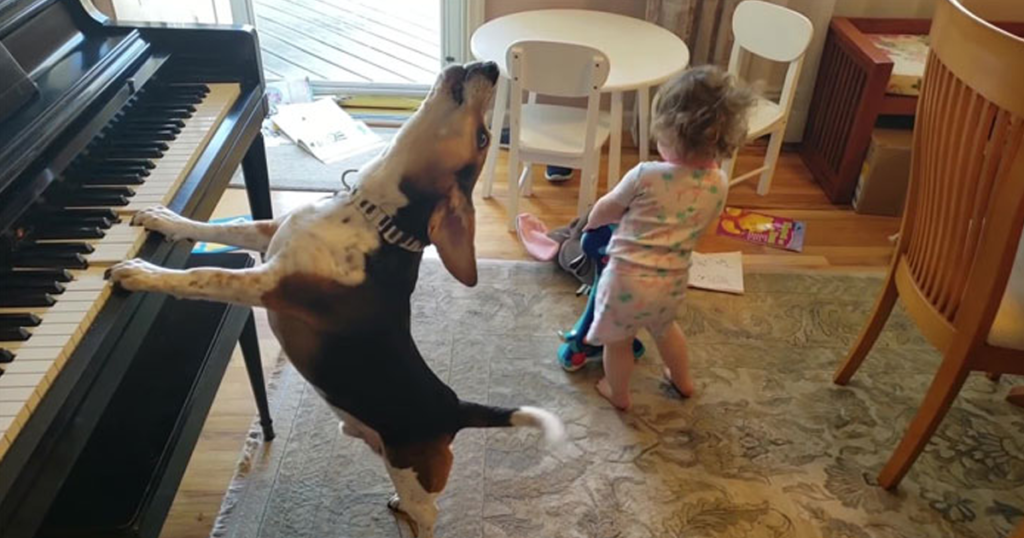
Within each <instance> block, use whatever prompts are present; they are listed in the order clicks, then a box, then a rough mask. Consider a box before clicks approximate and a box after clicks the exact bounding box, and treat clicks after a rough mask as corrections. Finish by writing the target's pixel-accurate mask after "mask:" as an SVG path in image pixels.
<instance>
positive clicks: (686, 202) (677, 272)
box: [586, 162, 729, 345]
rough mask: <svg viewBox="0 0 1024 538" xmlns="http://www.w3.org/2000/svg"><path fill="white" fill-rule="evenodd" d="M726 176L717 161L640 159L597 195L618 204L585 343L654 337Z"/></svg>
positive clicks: (679, 292)
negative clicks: (689, 163)
mask: <svg viewBox="0 0 1024 538" xmlns="http://www.w3.org/2000/svg"><path fill="white" fill-rule="evenodd" d="M728 187H729V183H728V181H727V180H726V178H725V175H724V174H723V173H722V172H721V171H719V170H718V168H710V169H706V168H690V167H686V166H681V165H678V164H675V163H667V162H645V163H640V164H638V165H637V166H636V167H635V168H633V169H632V170H630V171H629V172H628V173H627V174H626V175H625V177H623V179H622V181H621V182H619V184H618V185H617V186H616V187H615V189H614V190H612V191H611V192H609V193H608V194H607V195H605V197H611V199H612V200H613V201H614V202H615V203H617V204H619V205H620V206H622V207H626V208H627V209H626V212H625V213H624V214H623V216H622V219H621V221H620V222H619V226H618V228H616V230H615V233H614V234H612V239H611V242H610V243H609V246H608V255H609V257H610V261H609V263H608V266H607V267H605V269H604V272H603V273H602V274H601V281H600V283H599V284H598V287H597V298H596V313H595V319H594V323H593V325H591V327H590V331H589V332H588V333H587V338H586V340H587V342H588V343H590V344H593V345H603V344H607V343H609V342H618V341H622V340H625V339H628V338H632V337H633V336H634V335H635V334H636V333H637V331H638V330H639V329H641V328H644V329H647V330H648V331H649V332H650V333H651V334H652V335H653V336H654V337H656V338H657V337H658V336H660V335H661V333H662V332H663V331H664V330H665V329H666V328H668V327H669V326H670V325H671V323H672V322H673V321H674V320H675V316H676V311H677V309H678V308H679V305H680V303H682V300H683V297H684V295H685V293H686V286H687V283H688V280H689V268H690V255H691V252H692V251H693V248H694V247H695V246H696V244H697V241H698V239H699V238H700V236H701V235H702V234H703V233H704V230H705V229H706V228H707V227H708V226H709V225H710V224H711V223H712V222H713V221H714V219H715V217H717V216H718V215H719V214H720V213H721V212H722V208H723V207H724V206H725V198H726V194H727V191H728Z"/></svg>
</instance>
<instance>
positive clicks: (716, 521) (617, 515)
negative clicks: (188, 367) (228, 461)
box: [214, 261, 1024, 538]
mask: <svg viewBox="0 0 1024 538" xmlns="http://www.w3.org/2000/svg"><path fill="white" fill-rule="evenodd" d="M480 269H481V274H480V285H478V286H477V287H476V288H472V289H468V288H464V287H462V286H461V285H459V284H458V283H457V282H455V281H454V280H453V279H451V278H450V277H448V276H447V274H445V273H444V271H443V269H442V268H441V267H440V265H439V264H437V263H434V262H431V261H427V262H425V263H424V267H423V270H422V273H421V279H420V284H419V287H418V289H417V293H416V295H415V297H414V302H413V325H414V333H415V335H416V337H417V342H418V344H419V346H420V348H421V351H422V352H423V354H424V356H425V357H428V360H429V362H430V363H431V366H432V367H433V368H434V370H435V371H436V372H437V373H438V375H439V376H441V377H442V379H445V380H446V381H447V382H448V383H449V384H450V385H451V386H452V387H453V388H454V389H455V390H456V391H457V392H458V393H459V395H460V396H461V397H462V398H463V399H469V400H475V401H480V402H488V403H491V404H498V405H509V406H514V405H526V404H529V405H537V406H542V407H545V408H547V409H550V410H552V411H554V412H556V413H558V414H559V415H560V416H561V417H562V419H563V420H564V421H565V422H566V425H567V429H568V433H569V441H568V443H566V445H565V446H563V447H560V448H557V449H553V450H549V449H546V448H544V447H543V446H541V445H540V443H539V440H538V435H537V434H536V432H533V431H529V430H487V431H484V430H467V431H464V432H462V433H460V434H459V436H458V438H457V439H456V442H455V445H454V452H455V468H454V469H453V473H452V476H451V479H450V481H449V484H448V488H447V490H446V491H445V493H444V494H443V495H442V498H441V501H440V504H441V518H440V521H439V523H438V527H437V535H438V536H439V537H460V538H461V537H474V538H475V537H495V538H497V537H530V538H536V537H556V536H557V537H587V538H612V537H621V538H648V537H651V538H653V537H658V538H662V537H683V536H685V537H694V538H704V537H707V538H711V537H715V538H733V537H736V538H739V537H773V538H784V537H785V538H788V537H821V538H911V537H925V536H926V537H929V538H939V537H947V536H948V537H957V538H975V537H977V538H982V537H984V538H990V537H994V536H1007V535H1008V534H1009V533H1010V531H1011V529H1012V528H1013V527H1014V525H1015V524H1016V523H1018V522H1019V521H1020V520H1021V519H1022V517H1024V511H1022V510H1024V411H1022V410H1020V409H1017V408H1015V407H1013V406H1011V405H1009V404H1008V403H1006V402H1005V401H1004V400H1003V397H1004V396H1005V393H1006V390H1007V389H1008V387H1009V386H1011V384H1012V383H1013V382H1014V380H1012V379H1006V380H1004V381H1003V382H1002V383H992V382H990V381H988V380H987V379H985V378H984V376H981V375H976V376H972V377H971V379H970V380H969V381H968V383H967V386H966V387H965V388H964V390H963V391H962V392H961V395H960V398H959V399H958V400H957V402H956V404H955V406H954V408H953V410H952V411H951V412H950V414H949V415H948V416H947V418H946V420H945V421H944V423H943V425H942V427H941V428H940V429H939V431H938V433H937V434H936V435H935V436H934V437H933V438H932V441H931V443H930V444H929V445H928V448H927V449H926V451H925V453H924V454H923V455H922V457H921V458H920V459H919V460H918V462H917V463H916V464H915V466H914V467H913V468H912V469H911V471H910V473H909V474H908V476H907V478H906V479H904V481H903V484H902V485H901V487H900V488H899V489H898V490H897V491H896V492H894V493H890V492H886V491H884V490H882V489H881V488H879V487H878V486H877V485H876V484H875V476H876V475H877V473H878V471H879V470H880V469H881V466H882V465H883V464H884V462H885V461H886V460H887V459H888V457H889V455H890V454H891V452H892V450H893V449H894V448H895V446H896V444H897V443H898V441H899V439H900V438H901V436H902V435H903V431H904V429H905V427H906V425H907V424H908V423H909V421H910V419H911V417H912V416H913V414H914V412H915V411H916V408H917V405H918V404H919V403H920V400H921V398H922V396H923V394H924V391H925V389H926V387H927V386H928V383H929V382H930V380H931V376H932V375H933V374H934V372H935V368H936V367H937V364H938V360H939V356H938V354H937V353H936V352H935V351H934V350H933V349H932V348H931V347H930V346H929V345H928V344H927V342H925V341H924V339H923V337H921V336H920V334H919V333H918V332H917V330H916V329H915V328H914V325H913V323H912V322H910V320H909V319H908V318H906V317H905V316H903V315H902V313H901V312H899V310H898V309H897V312H896V314H895V315H894V317H893V319H891V320H890V322H889V324H888V326H887V329H886V331H885V332H884V333H883V335H882V337H881V338H880V340H879V343H878V344H877V345H876V348H875V350H874V351H873V352H872V354H871V356H870V357H869V358H868V359H867V361H866V362H865V364H864V366H863V367H862V368H861V371H860V372H858V374H857V376H856V377H854V380H853V382H852V383H851V384H850V385H849V386H847V387H838V386H835V385H833V384H832V382H831V374H832V371H833V370H834V368H835V367H836V366H837V365H838V364H839V362H840V361H841V360H842V358H843V357H844V354H845V352H846V351H847V349H848V348H849V346H850V344H851V343H852V341H853V339H854V338H855V337H856V335H857V333H858V331H859V329H860V327H861V325H862V323H863V322H864V320H865V318H866V316H867V314H868V313H869V311H870V309H871V306H872V304H873V301H874V298H875V294H876V291H877V290H878V287H879V285H880V283H881V280H880V279H879V278H876V277H871V276H842V275H834V274H748V275H747V277H746V278H747V282H746V288H747V293H746V294H745V295H743V296H731V295H722V294H712V293H705V292H698V291H691V292H690V293H689V297H688V303H687V306H686V307H685V308H684V309H683V310H682V311H681V312H680V318H679V319H680V321H681V323H682V325H683V327H684V330H685V332H686V334H687V335H688V337H689V339H690V352H691V355H692V361H693V363H694V371H695V375H696V381H697V387H698V391H699V392H698V394H697V395H696V396H695V397H694V398H691V399H689V400H681V399H679V398H678V396H676V394H675V393H674V392H673V391H672V390H671V389H670V388H669V387H668V385H667V384H666V383H665V382H664V381H663V380H662V379H661V375H660V368H661V367H660V360H659V359H658V358H657V351H656V350H655V348H654V346H653V345H652V344H653V343H652V342H651V341H650V339H649V338H647V337H646V335H644V340H645V343H646V344H647V345H648V349H649V350H650V351H649V352H648V355H647V356H645V357H643V358H642V359H641V360H640V361H639V363H638V368H637V370H636V373H635V374H634V378H633V384H632V389H633V405H634V407H633V410H632V411H631V412H630V413H628V414H622V413H618V412H616V411H615V410H613V409H612V407H611V406H610V405H608V404H606V403H605V402H604V400H602V399H600V398H599V397H598V396H597V394H596V393H595V392H594V390H593V384H594V383H595V382H596V381H597V379H598V378H599V376H600V366H599V364H593V365H589V366H588V367H587V368H585V369H584V370H582V371H580V372H577V373H574V374H568V373H565V372H563V371H562V370H561V369H560V368H559V367H558V365H557V364H556V361H555V350H556V348H557V346H558V343H559V342H558V339H557V336H556V335H555V331H556V330H557V329H560V328H561V329H565V328H568V327H570V326H571V324H572V323H573V321H574V319H575V317H576V315H577V314H578V310H579V309H580V308H582V306H583V299H582V298H577V297H575V296H574V295H573V290H574V289H575V287H576V286H575V285H574V281H573V280H572V279H570V278H569V277H567V276H564V275H563V274H560V273H558V272H556V271H555V270H554V269H553V268H551V267H550V266H548V265H542V264H531V263H502V262H482V263H481V267H480ZM274 384H275V386H274V389H273V393H272V407H273V409H272V412H273V414H274V420H275V425H276V427H277V429H278V434H279V437H278V438H277V440H275V441H274V442H273V443H270V444H267V445H263V444H262V443H261V442H260V439H259V433H258V428H257V429H254V430H253V432H252V433H251V434H250V439H249V441H248V443H247V448H246V451H245V452H244V453H243V458H242V460H241V462H240V464H239V473H238V475H237V476H236V478H235V480H234V481H233V484H232V487H231V489H230V491H229V493H228V495H227V496H226V497H225V501H224V506H223V507H222V513H221V516H220V517H219V518H218V522H217V525H216V526H215V531H214V535H215V536H232V537H257V536H260V537H267V538H270V537H277V536H289V537H307V536H308V537H399V536H410V533H409V529H408V527H407V526H405V524H404V523H402V522H399V521H398V520H396V519H395V518H394V517H393V516H392V515H391V514H390V513H389V512H388V510H387V509H386V508H385V501H386V500H387V497H388V495H389V494H390V492H391V486H390V483H389V481H388V479H387V475H386V473H385V472H384V469H383V465H382V464H381V463H380V461H379V460H377V458H376V457H375V456H374V455H372V454H371V453H370V452H369V450H368V449H366V448H365V447H364V446H363V445H362V444H361V443H360V442H357V441H355V440H353V439H351V438H347V437H342V436H340V435H339V434H338V430H337V422H336V419H335V418H334V416H333V414H332V413H331V412H330V411H329V410H328V409H327V407H326V406H325V405H324V404H323V403H322V402H321V401H320V399H319V398H318V397H317V396H316V395H315V393H313V392H312V391H311V390H310V389H309V388H308V386H307V385H306V384H305V383H304V382H303V381H302V379H301V378H300V377H299V376H298V374H297V373H296V372H295V371H294V370H293V369H292V368H291V367H288V366H286V367H284V368H283V370H282V372H281V374H280V375H279V376H278V378H277V379H276V381H275V383H274ZM410 413H415V410H410Z"/></svg>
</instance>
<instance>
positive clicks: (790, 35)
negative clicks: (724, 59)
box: [729, 0, 814, 121]
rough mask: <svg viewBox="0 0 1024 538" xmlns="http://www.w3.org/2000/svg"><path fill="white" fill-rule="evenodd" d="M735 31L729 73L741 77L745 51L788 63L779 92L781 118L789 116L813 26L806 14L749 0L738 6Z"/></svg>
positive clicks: (734, 19) (734, 23) (733, 18)
mask: <svg viewBox="0 0 1024 538" xmlns="http://www.w3.org/2000/svg"><path fill="white" fill-rule="evenodd" d="M732 32H733V37H734V42H733V47H732V55H731V56H730V58H729V72H730V73H732V74H733V75H735V76H737V77H739V76H740V69H741V67H742V66H741V59H742V52H743V51H747V52H748V53H750V54H753V55H755V56H760V57H762V58H766V59H768V60H772V61H775V62H788V63H789V68H788V69H787V70H786V81H785V82H784V83H783V84H782V92H781V94H780V95H779V108H780V109H781V112H782V117H783V118H788V116H789V110H790V108H792V106H793V97H794V96H795V95H796V85H797V81H798V80H799V79H800V70H801V68H802V67H803V61H804V53H805V52H806V51H807V45H808V44H810V42H811V35H812V34H814V25H812V24H811V21H810V20H809V19H808V18H807V17H805V16H803V15H801V14H800V13H797V12H796V11H793V10H791V9H787V8H784V7H782V6H778V5H775V4H769V3H768V2H761V1H760V0H746V1H745V2H742V3H741V4H740V5H738V6H736V11H735V12H734V13H733V16H732ZM784 121H785V120H784Z"/></svg>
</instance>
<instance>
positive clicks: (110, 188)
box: [68, 184, 135, 198]
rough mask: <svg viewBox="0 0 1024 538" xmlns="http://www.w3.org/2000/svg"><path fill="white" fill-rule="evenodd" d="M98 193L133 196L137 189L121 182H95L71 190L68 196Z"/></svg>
mask: <svg viewBox="0 0 1024 538" xmlns="http://www.w3.org/2000/svg"><path fill="white" fill-rule="evenodd" d="M97 193H99V194H102V195H106V196H123V197H125V198H131V197H133V196H135V190H134V189H132V188H130V187H126V185H120V184H94V185H81V188H80V189H76V190H74V191H69V192H68V196H73V197H76V198H78V197H82V196H98V195H97Z"/></svg>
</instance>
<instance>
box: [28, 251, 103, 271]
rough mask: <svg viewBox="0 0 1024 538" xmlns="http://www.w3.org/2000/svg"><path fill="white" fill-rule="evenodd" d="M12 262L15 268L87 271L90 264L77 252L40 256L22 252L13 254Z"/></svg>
mask: <svg viewBox="0 0 1024 538" xmlns="http://www.w3.org/2000/svg"><path fill="white" fill-rule="evenodd" d="M11 262H12V265H13V266H14V267H23V268H27V269H31V268H51V267H52V268H61V269H85V268H87V267H89V262H87V261H86V260H85V258H84V257H82V255H81V254H78V253H76V252H51V253H39V254H31V253H29V254H23V253H21V252H13V253H11Z"/></svg>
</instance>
